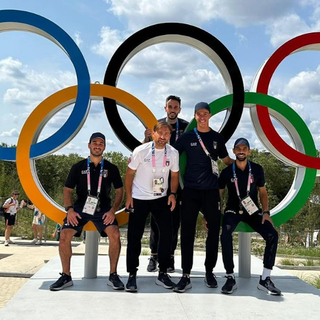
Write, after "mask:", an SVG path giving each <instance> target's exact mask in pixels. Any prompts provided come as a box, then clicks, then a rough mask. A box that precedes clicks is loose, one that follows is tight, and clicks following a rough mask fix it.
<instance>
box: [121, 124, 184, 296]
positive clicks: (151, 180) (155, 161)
mask: <svg viewBox="0 0 320 320" xmlns="http://www.w3.org/2000/svg"><path fill="white" fill-rule="evenodd" d="M171 132H172V128H171V126H170V124H168V123H166V122H158V123H157V124H156V125H155V127H154V129H153V136H154V140H153V141H151V142H148V143H144V144H142V145H141V146H139V147H137V148H136V149H135V150H134V151H133V153H132V157H131V161H130V163H129V165H128V168H127V172H126V177H125V188H126V193H127V200H126V208H127V210H128V211H129V212H130V214H129V224H128V245H127V271H128V272H129V279H128V282H127V284H126V291H129V292H136V291H137V283H136V273H137V270H138V266H139V255H140V252H141V238H142V235H143V232H144V227H145V223H146V219H147V216H148V215H149V213H150V212H151V214H152V216H153V218H154V219H155V221H156V223H157V225H158V228H159V251H158V259H159V276H158V278H157V280H156V284H158V285H161V286H163V287H164V288H166V289H172V288H173V286H174V283H173V282H172V281H171V280H170V276H169V275H168V274H167V268H168V266H169V264H170V251H171V243H172V219H171V214H172V211H173V210H174V208H175V204H176V192H177V189H178V184H179V154H178V151H177V150H175V149H174V148H173V147H172V146H170V145H168V144H167V143H168V141H169V139H170V136H171ZM169 173H171V180H170V184H171V192H170V194H169V195H167V190H168V186H169Z"/></svg>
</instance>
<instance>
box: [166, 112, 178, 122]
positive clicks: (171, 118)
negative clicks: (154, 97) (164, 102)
mask: <svg viewBox="0 0 320 320" xmlns="http://www.w3.org/2000/svg"><path fill="white" fill-rule="evenodd" d="M177 117H178V114H177V113H174V112H171V113H169V114H168V118H169V119H170V120H174V119H176V118H177Z"/></svg>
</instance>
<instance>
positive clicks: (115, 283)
mask: <svg viewBox="0 0 320 320" xmlns="http://www.w3.org/2000/svg"><path fill="white" fill-rule="evenodd" d="M107 284H108V285H109V286H111V287H112V288H113V289H114V290H123V289H124V284H123V283H122V281H121V280H120V278H119V276H118V274H117V273H116V272H114V273H111V274H110V276H109V280H108V281H107Z"/></svg>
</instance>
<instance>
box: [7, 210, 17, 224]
mask: <svg viewBox="0 0 320 320" xmlns="http://www.w3.org/2000/svg"><path fill="white" fill-rule="evenodd" d="M4 220H5V223H6V226H14V224H15V223H16V215H11V214H10V213H5V214H4Z"/></svg>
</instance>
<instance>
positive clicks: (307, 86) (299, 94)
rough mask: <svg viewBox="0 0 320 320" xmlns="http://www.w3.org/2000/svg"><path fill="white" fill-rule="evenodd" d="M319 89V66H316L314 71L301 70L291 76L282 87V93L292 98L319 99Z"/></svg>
mask: <svg viewBox="0 0 320 320" xmlns="http://www.w3.org/2000/svg"><path fill="white" fill-rule="evenodd" d="M302 89H303V90H302ZM319 89H320V66H318V68H317V70H316V71H301V72H299V73H298V74H297V75H296V76H295V77H293V78H291V79H290V81H289V82H288V84H287V85H285V87H284V94H285V95H286V96H288V97H292V98H293V99H294V98H299V99H303V100H305V101H319V100H320V92H319ZM293 99H292V100H293Z"/></svg>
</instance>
